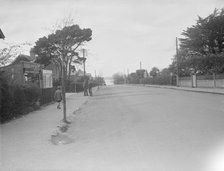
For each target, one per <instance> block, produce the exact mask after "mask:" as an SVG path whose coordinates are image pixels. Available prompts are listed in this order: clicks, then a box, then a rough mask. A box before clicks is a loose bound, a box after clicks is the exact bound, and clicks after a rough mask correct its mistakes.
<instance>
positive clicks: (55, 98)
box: [54, 86, 62, 109]
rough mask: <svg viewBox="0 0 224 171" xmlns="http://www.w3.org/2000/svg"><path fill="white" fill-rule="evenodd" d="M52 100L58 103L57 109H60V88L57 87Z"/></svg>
mask: <svg viewBox="0 0 224 171" xmlns="http://www.w3.org/2000/svg"><path fill="white" fill-rule="evenodd" d="M54 100H55V101H56V102H57V103H58V105H57V109H61V106H60V105H61V101H62V91H61V88H60V86H58V87H57V90H56V91H55V94H54Z"/></svg>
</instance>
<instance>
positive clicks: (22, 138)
mask: <svg viewBox="0 0 224 171" xmlns="http://www.w3.org/2000/svg"><path fill="white" fill-rule="evenodd" d="M96 91H97V88H93V95H94V93H95V92H96ZM90 98H92V97H90V96H84V95H83V92H80V93H66V108H67V120H72V117H74V116H75V115H74V113H75V112H76V111H78V110H79V109H80V108H82V107H83V105H85V103H86V102H87V101H88V99H90ZM62 120H63V109H57V104H56V103H51V104H49V105H46V106H42V107H41V108H40V109H39V110H37V111H33V112H31V113H29V114H28V115H25V116H23V117H21V118H17V119H15V120H12V121H10V122H7V123H4V124H2V125H0V140H1V141H0V154H1V155H0V170H2V171H3V170H8V169H9V170H10V168H5V167H4V166H10V165H11V166H13V162H15V163H16V161H12V160H11V159H12V158H14V155H15V154H19V155H20V158H24V160H27V156H26V153H31V154H35V153H36V151H37V149H40V150H39V152H41V151H44V150H46V149H48V148H51V146H52V142H51V136H52V134H54V133H55V132H56V131H57V130H58V129H59V128H58V126H60V125H61V124H62V123H63V122H62ZM24 148H25V151H24ZM37 156H38V155H37ZM39 157H40V158H41V154H40V156H39ZM7 161H10V163H11V164H9V163H7ZM12 170H13V169H12Z"/></svg>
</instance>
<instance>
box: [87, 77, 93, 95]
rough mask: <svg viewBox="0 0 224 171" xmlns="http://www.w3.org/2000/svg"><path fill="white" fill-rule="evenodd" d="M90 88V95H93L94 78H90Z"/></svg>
mask: <svg viewBox="0 0 224 171" xmlns="http://www.w3.org/2000/svg"><path fill="white" fill-rule="evenodd" d="M88 88H89V95H90V96H93V91H92V88H93V82H92V80H89V85H88Z"/></svg>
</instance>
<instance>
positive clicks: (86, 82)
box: [83, 77, 89, 96]
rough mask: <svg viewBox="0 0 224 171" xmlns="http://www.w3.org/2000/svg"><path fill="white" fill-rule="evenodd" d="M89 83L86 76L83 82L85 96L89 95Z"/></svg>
mask: <svg viewBox="0 0 224 171" xmlns="http://www.w3.org/2000/svg"><path fill="white" fill-rule="evenodd" d="M88 84H89V83H88V78H87V77H85V78H84V82H83V89H84V96H88V86H89V85H88Z"/></svg>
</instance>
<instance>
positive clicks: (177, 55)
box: [176, 37, 179, 87]
mask: <svg viewBox="0 0 224 171" xmlns="http://www.w3.org/2000/svg"><path fill="white" fill-rule="evenodd" d="M176 58H177V59H176V60H177V77H176V78H177V86H178V87H179V52H178V38H177V37H176Z"/></svg>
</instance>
